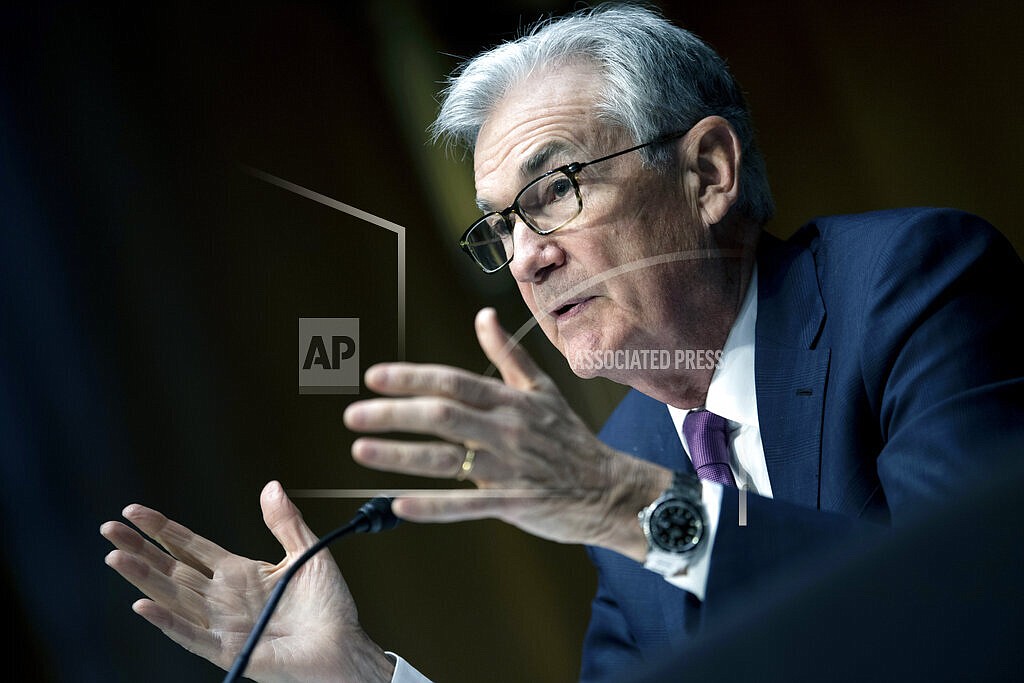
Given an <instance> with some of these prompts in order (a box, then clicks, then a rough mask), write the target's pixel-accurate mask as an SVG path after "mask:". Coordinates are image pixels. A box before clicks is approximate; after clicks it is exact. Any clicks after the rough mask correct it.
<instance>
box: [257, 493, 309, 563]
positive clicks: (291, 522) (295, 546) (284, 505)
mask: <svg viewBox="0 0 1024 683" xmlns="http://www.w3.org/2000/svg"><path fill="white" fill-rule="evenodd" d="M260 507H261V508H263V522H264V523H265V524H266V525H267V528H268V529H270V533H272V534H273V535H274V538H276V539H277V541H278V543H280V544H281V547H282V548H284V551H285V553H287V554H288V556H289V557H293V556H295V555H299V554H301V553H302V552H303V551H304V550H306V548H308V547H309V546H311V545H313V544H314V543H316V540H317V536H316V534H314V533H313V531H312V530H311V529H310V528H309V527H308V526H306V522H305V521H304V520H303V519H302V513H301V512H299V508H297V507H295V503H293V502H292V501H291V498H289V497H288V495H287V494H286V493H285V492H284V489H283V488H282V487H281V484H280V483H279V482H276V481H272V482H269V483H268V484H267V485H266V486H264V487H263V492H262V493H261V494H260Z"/></svg>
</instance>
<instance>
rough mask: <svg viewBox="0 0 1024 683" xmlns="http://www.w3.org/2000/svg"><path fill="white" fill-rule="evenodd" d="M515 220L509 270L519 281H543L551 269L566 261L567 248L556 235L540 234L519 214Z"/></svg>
mask: <svg viewBox="0 0 1024 683" xmlns="http://www.w3.org/2000/svg"><path fill="white" fill-rule="evenodd" d="M513 216H515V214H513ZM515 220H516V224H515V227H514V228H513V229H512V244H513V251H512V261H511V262H510V263H509V264H508V267H509V270H511V271H512V276H513V277H515V279H516V280H518V281H519V282H533V283H538V282H543V281H544V278H546V277H547V276H548V274H549V273H551V271H553V270H555V269H556V268H558V267H559V266H561V265H563V264H564V263H565V256H566V254H565V250H564V249H563V248H562V245H561V244H559V240H558V239H557V238H556V237H555V235H538V234H537V233H535V232H534V231H533V230H530V228H528V227H527V226H526V224H525V223H523V221H522V219H520V218H519V217H518V216H515Z"/></svg>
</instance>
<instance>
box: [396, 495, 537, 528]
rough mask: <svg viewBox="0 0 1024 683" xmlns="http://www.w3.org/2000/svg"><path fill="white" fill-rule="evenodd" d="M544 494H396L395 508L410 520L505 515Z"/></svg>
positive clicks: (447, 520) (420, 520)
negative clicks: (407, 495)
mask: <svg viewBox="0 0 1024 683" xmlns="http://www.w3.org/2000/svg"><path fill="white" fill-rule="evenodd" d="M543 497H544V495H543V494H539V493H533V494H529V495H525V494H522V493H520V492H507V493H506V494H505V495H502V492H499V491H495V490H493V489H486V490H485V491H483V492H481V491H475V490H458V491H446V492H444V493H443V494H438V495H433V494H430V495H418V496H416V497H400V498H396V499H395V500H394V501H393V502H392V504H391V509H392V511H393V512H394V513H395V515H396V516H398V517H400V518H402V519H405V520H409V521H410V522H462V521H466V520H472V519H487V518H498V519H501V518H504V517H505V516H507V515H508V513H509V512H511V511H513V510H517V509H522V508H523V507H526V506H529V505H531V504H536V501H537V499H538V498H543Z"/></svg>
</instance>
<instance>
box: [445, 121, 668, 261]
mask: <svg viewBox="0 0 1024 683" xmlns="http://www.w3.org/2000/svg"><path fill="white" fill-rule="evenodd" d="M686 133H687V131H680V132H677V133H669V134H667V135H662V136H660V137H657V138H655V139H654V140H650V141H649V142H645V143H643V144H642V145H637V146H636V147H630V148H629V149H624V150H622V151H621V152H615V153H614V154H609V155H607V156H603V157H601V158H599V159H594V160H593V161H583V162H580V161H574V162H572V163H571V164H566V165H565V166H560V167H558V168H556V169H554V170H553V171H548V172H547V173H545V174H544V175H542V176H540V177H539V178H535V179H534V180H531V181H530V182H529V183H527V185H526V187H524V188H523V189H522V190H520V191H519V194H517V195H516V198H515V201H513V202H512V206H510V207H508V208H507V209H504V210H502V211H492V212H491V213H488V214H485V215H483V216H481V217H480V218H479V219H477V221H476V222H475V223H473V225H471V226H469V230H467V231H466V232H464V233H463V234H462V238H461V239H460V240H459V247H461V248H462V250H463V251H464V252H466V253H467V254H469V256H470V257H471V258H472V259H473V260H474V261H475V262H476V264H477V265H478V266H480V267H481V268H482V269H483V271H484V272H485V273H493V272H495V271H498V270H501V269H502V268H504V267H505V266H506V265H507V264H508V263H509V262H510V261H511V260H512V247H513V243H512V229H513V228H514V227H515V223H514V222H513V220H512V218H511V216H512V214H513V213H514V214H515V215H517V216H519V218H520V219H521V220H522V221H523V223H525V224H526V227H528V228H530V230H533V231H534V232H535V233H537V234H538V235H550V234H551V233H553V232H554V231H555V230H558V229H559V228H561V227H563V226H564V225H566V224H567V223H569V221H571V220H573V219H574V218H576V216H579V215H580V213H581V212H582V211H583V195H581V194H580V184H579V181H578V180H577V179H576V176H577V174H578V173H579V172H580V171H582V170H583V169H584V168H586V167H587V166H593V165H594V164H598V163H600V162H602V161H608V160H609V159H614V158H615V157H618V156H622V155H623V154H629V153H630V152H635V151H636V150H638V149H642V148H644V147H648V146H650V145H655V144H658V143H659V142H668V141H669V140H675V139H676V138H680V137H682V136H684V135H686Z"/></svg>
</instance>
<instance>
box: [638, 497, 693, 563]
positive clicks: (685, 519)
mask: <svg viewBox="0 0 1024 683" xmlns="http://www.w3.org/2000/svg"><path fill="white" fill-rule="evenodd" d="M649 527H650V541H651V544H652V545H654V546H656V547H658V548H660V549H662V550H664V551H666V552H670V553H686V552H689V551H691V550H693V549H694V548H696V547H697V544H698V543H699V542H700V539H701V537H702V536H703V535H704V516H703V515H702V514H701V513H700V510H698V509H697V508H696V506H694V505H693V504H692V503H690V502H689V501H686V500H679V499H674V500H667V501H665V502H663V503H661V504H660V505H659V506H658V507H656V508H654V510H653V511H652V512H651V518H650V524H649Z"/></svg>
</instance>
